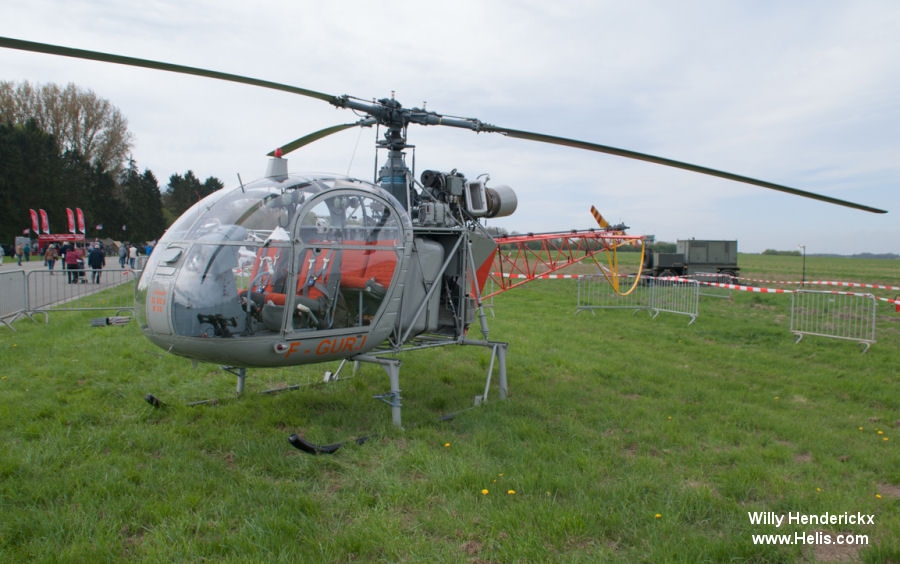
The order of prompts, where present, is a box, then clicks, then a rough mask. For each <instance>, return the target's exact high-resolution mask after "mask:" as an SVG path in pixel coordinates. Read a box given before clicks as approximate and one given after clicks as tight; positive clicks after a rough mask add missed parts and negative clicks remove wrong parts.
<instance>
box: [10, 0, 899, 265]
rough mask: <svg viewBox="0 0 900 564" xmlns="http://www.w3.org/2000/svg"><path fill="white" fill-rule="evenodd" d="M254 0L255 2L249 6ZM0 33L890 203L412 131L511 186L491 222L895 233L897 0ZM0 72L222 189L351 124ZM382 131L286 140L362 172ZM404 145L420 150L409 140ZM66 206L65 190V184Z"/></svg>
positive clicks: (863, 244) (769, 234) (258, 99)
mask: <svg viewBox="0 0 900 564" xmlns="http://www.w3.org/2000/svg"><path fill="white" fill-rule="evenodd" d="M257 6H259V7H257ZM2 13H3V18H2V23H0V35H3V36H6V37H13V38H17V39H26V40H31V41H39V42H46V43H53V44H61V45H66V46H70V47H76V48H83V49H92V50H98V51H105V52H113V53H118V54H123V55H129V56H134V57H141V58H148V59H155V60H160V61H166V62H173V63H178V64H183V65H190V66H197V67H203V68H210V69H214V70H222V71H226V72H231V73H235V74H241V75H248V76H252V77H255V78H262V79H267V80H272V81H275V82H282V83H287V84H291V85H296V86H300V87H303V88H309V89H312V90H316V91H320V92H325V93H329V94H337V95H339V94H351V95H353V96H357V97H360V98H365V99H371V98H383V97H389V96H390V95H391V92H396V97H397V99H398V100H399V101H400V102H401V103H402V104H403V105H405V106H408V107H412V106H419V107H421V105H422V104H423V103H427V108H428V109H429V110H433V111H436V112H439V113H442V114H445V115H455V116H464V117H473V118H478V119H481V120H483V121H486V122H489V123H493V124H496V125H498V126H502V127H507V128H512V129H523V130H528V131H536V132H539V133H546V134H551V135H557V136H562V137H569V138H576V139H583V140H586V141H591V142H594V143H600V144H605V145H612V146H616V147H622V148H625V149H630V150H634V151H640V152H645V153H651V154H655V155H659V156H663V157H668V158H671V159H676V160H681V161H687V162H691V163H694V164H699V165H703V166H707V167H711V168H717V169H723V170H727V171H729V172H734V173H737V174H741V175H745V176H751V177H755V178H760V179H763V180H767V181H770V182H775V183H778V184H785V185H788V186H792V187H796V188H800V189H803V190H809V191H814V192H819V193H822V194H826V195H828V196H832V197H836V198H840V199H845V200H851V201H854V202H859V203H863V204H867V205H870V206H874V207H878V208H882V209H887V210H888V211H889V213H888V214H884V215H875V214H870V213H866V212H862V211H858V210H853V209H849V208H843V207H838V206H834V205H828V204H825V203H822V202H818V201H814V200H807V199H803V198H798V197H794V196H789V195H786V194H783V193H779V192H772V191H769V190H765V189H762V188H756V187H752V186H745V185H742V184H738V183H735V182H730V181H726V180H721V179H715V178H707V177H703V176H700V175H697V174H693V173H689V172H684V171H679V170H674V169H670V168H667V167H662V166H658V165H653V164H648V163H643V162H637V161H629V160H626V159H622V158H619V157H613V156H608V155H603V154H598V153H590V152H585V151H581V150H577V149H571V148H564V147H555V146H550V145H544V144H541V143H536V142H530V141H523V140H516V139H508V138H505V137H503V136H501V135H497V134H475V133H472V132H470V131H466V130H458V129H453V128H440V127H411V128H410V132H409V141H410V143H413V144H415V145H416V149H415V155H414V156H415V168H416V173H417V175H418V174H419V173H420V172H421V171H422V170H425V169H437V170H443V171H450V170H452V169H458V170H459V171H460V172H462V173H464V174H465V175H466V176H467V177H468V178H470V179H474V178H475V177H476V176H478V175H480V174H483V173H487V174H489V175H490V178H491V180H490V182H489V186H490V185H498V184H508V185H510V186H512V187H513V188H514V189H515V190H516V193H517V194H518V197H519V210H518V211H517V212H516V214H514V215H513V216H512V217H509V218H504V219H500V220H491V224H493V225H498V226H501V227H504V228H507V229H509V230H515V231H520V232H528V231H531V232H543V231H556V230H568V229H584V228H589V227H592V226H595V224H594V223H593V218H592V217H591V215H590V213H589V208H590V206H591V205H592V204H594V205H596V206H597V207H598V208H599V209H600V210H601V211H602V212H603V213H604V215H606V216H607V217H608V218H609V219H610V220H611V221H624V222H626V223H627V224H628V225H630V226H631V227H632V229H631V232H632V233H635V234H654V235H656V237H657V239H661V240H667V241H674V240H676V239H685V238H690V237H696V238H708V239H737V240H738V241H739V249H740V250H741V251H742V252H761V251H763V250H764V249H768V248H773V249H780V250H794V249H797V248H798V245H805V246H806V250H807V252H808V253H824V252H837V253H845V254H850V253H857V252H867V251H868V252H895V253H900V190H898V187H900V186H898V185H900V33H898V31H897V30H900V2H896V1H893V0H884V1H865V0H860V1H855V2H849V1H828V0H816V1H794V2H780V1H772V2H769V1H749V0H748V1H746V2H726V1H713V0H710V1H690V0H680V1H677V2H676V1H663V0H659V1H650V0H647V1H641V0H637V1H631V2H627V3H626V2H619V1H616V2H606V1H599V0H585V1H574V0H555V1H554V2H546V1H541V2H537V1H532V0H509V1H506V0H502V1H491V0H457V1H455V2H452V3H451V2H440V3H437V2H434V3H432V2H426V1H423V0H418V1H406V0H393V1H389V2H381V1H378V0H366V1H356V0H345V1H342V2H323V1H321V0H319V1H316V2H309V1H305V0H295V1H290V2H279V1H270V2H266V3H252V2H246V1H237V0H215V1H191V0H188V1H184V0H182V1H179V2H174V1H169V0H145V1H143V2H139V3H134V2H121V1H117V0H115V1H114V0H64V1H63V0H30V1H29V2H6V5H5V6H4V7H3V11H2ZM0 80H11V81H14V82H20V81H24V80H28V81H30V82H32V83H37V84H43V83H48V82H53V83H57V84H60V85H65V84H67V83H69V82H72V83H75V84H76V85H77V86H79V87H81V88H83V89H90V90H93V91H94V92H95V93H96V94H97V95H98V96H99V97H101V98H105V99H107V100H109V101H110V102H112V103H113V104H114V105H115V106H117V107H118V108H119V109H120V110H121V111H122V113H123V114H124V115H125V116H126V117H127V119H128V123H129V129H130V130H131V132H132V133H133V134H134V158H135V159H136V161H137V163H138V166H139V168H140V169H141V170H143V169H150V170H152V171H153V173H154V174H156V176H157V178H158V179H159V181H160V184H161V186H162V187H164V186H165V185H166V183H167V181H168V178H169V176H170V175H172V174H176V173H177V174H184V173H185V172H186V171H188V170H192V171H193V172H194V174H195V175H196V176H197V177H199V178H200V179H201V180H204V179H206V178H207V177H210V176H215V177H217V178H219V179H220V180H222V181H223V182H224V183H225V184H226V185H227V186H231V185H234V184H236V183H237V181H238V175H240V177H241V178H242V179H243V180H244V181H245V182H247V181H249V180H252V179H255V178H258V177H260V176H262V175H263V173H264V171H265V161H266V157H265V154H266V153H267V152H268V151H270V150H272V149H274V148H275V147H276V146H278V145H281V144H284V143H286V142H288V141H291V140H293V139H295V138H297V137H300V136H301V135H304V134H306V133H309V132H311V131H314V130H317V129H320V128H323V127H326V126H329V125H334V124H339V123H346V122H351V121H355V120H356V119H357V118H356V116H354V114H353V113H352V112H350V111H348V110H338V109H335V108H333V107H332V106H330V105H329V104H327V103H325V102H322V101H319V100H316V99H312V98H305V97H302V96H297V95H291V94H286V93H281V92H275V91H267V90H264V89H260V88H255V87H250V86H244V85H237V84H229V83H224V82H219V81H215V80H210V79H205V78H198V77H191V76H180V75H174V74H171V73H165V72H160V71H152V70H143V69H132V68H126V67H122V66H117V65H112V64H105V63H97V62H90V61H77V60H73V59H64V58H59V57H53V56H50V55H41V54H32V53H25V52H21V51H13V50H8V49H0ZM374 135H375V132H374V129H350V130H347V131H345V132H343V133H340V134H337V135H334V136H332V137H330V138H327V139H325V140H322V141H319V142H317V143H315V144H313V145H309V146H307V147H304V148H302V149H300V150H299V151H297V152H295V153H292V154H291V155H289V158H290V168H291V170H292V171H297V172H300V171H329V172H338V173H349V174H351V175H353V176H358V177H360V178H365V179H370V180H371V179H372V177H373V172H374V161H375V151H374V148H373V142H374ZM411 156H412V155H410V157H411ZM72 205H77V202H73V203H72Z"/></svg>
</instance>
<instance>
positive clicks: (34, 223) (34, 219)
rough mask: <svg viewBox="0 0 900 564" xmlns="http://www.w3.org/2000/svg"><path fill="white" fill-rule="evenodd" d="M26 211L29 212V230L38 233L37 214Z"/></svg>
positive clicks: (32, 211)
mask: <svg viewBox="0 0 900 564" xmlns="http://www.w3.org/2000/svg"><path fill="white" fill-rule="evenodd" d="M28 211H29V212H31V230H32V231H33V232H34V233H40V230H39V229H38V220H37V212H36V211H34V210H28Z"/></svg>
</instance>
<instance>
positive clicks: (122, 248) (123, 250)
mask: <svg viewBox="0 0 900 564" xmlns="http://www.w3.org/2000/svg"><path fill="white" fill-rule="evenodd" d="M127 257H128V245H127V244H126V243H120V244H119V268H121V269H124V268H125V259H126V258H127Z"/></svg>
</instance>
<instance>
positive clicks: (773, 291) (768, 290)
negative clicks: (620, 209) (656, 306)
mask: <svg viewBox="0 0 900 564" xmlns="http://www.w3.org/2000/svg"><path fill="white" fill-rule="evenodd" d="M491 275H492V276H502V277H503V278H517V279H527V278H539V279H542V280H554V279H558V280H562V279H576V278H582V277H584V276H591V275H585V274H537V275H534V276H528V275H527V274H511V273H509V272H502V273H501V272H493V273H491ZM696 276H698V277H699V276H716V277H721V275H720V274H697V275H696ZM660 280H675V281H679V280H680V281H688V280H690V281H697V282H698V283H700V284H703V285H704V286H711V287H714V288H725V289H728V290H738V291H741V292H753V293H758V294H793V293H794V292H796V291H797V290H788V289H785V288H764V287H761V286H747V285H743V284H724V283H721V282H704V281H702V280H696V279H695V278H680V277H678V276H672V277H664V278H660ZM735 280H746V281H748V282H763V283H769V284H785V285H787V284H801V283H802V284H809V285H811V286H843V287H848V288H871V289H879V290H897V291H900V287H898V286H886V285H882V284H861V283H858V282H830V281H824V280H815V281H808V282H785V281H778V280H755V279H752V278H735ZM831 293H832V294H837V295H843V296H866V295H869V294H859V293H855V292H841V291H838V290H834V291H832V292H831ZM875 299H876V300H878V301H882V302H885V303H889V304H894V305H897V306H900V297H898V298H897V299H890V298H881V297H878V296H875Z"/></svg>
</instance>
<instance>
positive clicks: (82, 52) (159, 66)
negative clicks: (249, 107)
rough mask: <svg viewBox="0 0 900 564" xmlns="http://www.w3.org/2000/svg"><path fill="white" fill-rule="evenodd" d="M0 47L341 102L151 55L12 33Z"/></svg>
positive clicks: (320, 93)
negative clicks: (14, 36) (39, 40)
mask: <svg viewBox="0 0 900 564" xmlns="http://www.w3.org/2000/svg"><path fill="white" fill-rule="evenodd" d="M0 47H8V48H10V49H18V50H20V51H33V52H35V53H46V54H48V55H60V56H63V57H73V58H75V59H86V60H89V61H102V62H106V63H116V64H119V65H126V66H131V67H141V68H147V69H156V70H163V71H168V72H174V73H179V74H191V75H194V76H203V77H207V78H215V79H218V80H225V81H227V82H237V83H240V84H249V85H251V86H259V87H262V88H269V89H271V90H281V91H283V92H290V93H291V94H300V95H301V96H308V97H310V98H316V99H318V100H324V101H325V102H328V103H330V104H334V105H339V100H340V97H339V96H334V95H332V94H325V93H324V92H316V91H315V90H308V89H306V88H299V87H297V86H291V85H289V84H281V83H278V82H271V81H269V80H260V79H258V78H250V77H247V76H241V75H237V74H231V73H227V72H219V71H214V70H208V69H201V68H197V67H188V66H184V65H176V64H172V63H163V62H160V61H151V60H149V59H138V58H136V57H126V56H124V55H113V54H112V53H101V52H99V51H89V50H87V49H73V48H71V47H63V46H61V45H49V44H47V43H37V42H35V41H23V40H21V39H12V38H10V37H0Z"/></svg>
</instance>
